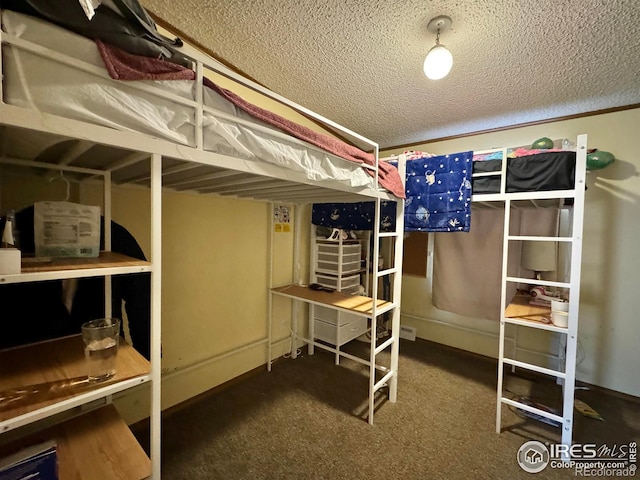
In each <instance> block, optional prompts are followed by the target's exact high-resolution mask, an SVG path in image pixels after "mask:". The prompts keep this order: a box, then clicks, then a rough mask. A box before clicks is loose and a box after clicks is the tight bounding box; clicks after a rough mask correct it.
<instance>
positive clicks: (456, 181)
mask: <svg viewBox="0 0 640 480" xmlns="http://www.w3.org/2000/svg"><path fill="white" fill-rule="evenodd" d="M472 161H473V152H461V153H455V154H451V155H440V156H437V157H430V158H419V159H415V160H409V161H407V181H406V186H405V190H406V194H407V199H406V201H405V210H404V229H405V231H408V232H468V231H469V228H470V226H471V174H472V170H473V163H472Z"/></svg>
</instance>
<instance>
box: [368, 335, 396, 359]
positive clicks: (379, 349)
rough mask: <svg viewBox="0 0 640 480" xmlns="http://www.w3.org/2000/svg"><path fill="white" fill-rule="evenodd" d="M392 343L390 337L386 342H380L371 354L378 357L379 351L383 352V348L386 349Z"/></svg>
mask: <svg viewBox="0 0 640 480" xmlns="http://www.w3.org/2000/svg"><path fill="white" fill-rule="evenodd" d="M393 341H394V338H393V337H391V338H389V339H388V340H386V341H384V342H382V343H381V344H380V345H378V346H377V347H376V349H375V350H374V351H373V353H374V354H375V355H378V354H379V353H380V352H381V351H383V350H384V349H385V348H387V347H388V346H389V345H391V344H392V343H393Z"/></svg>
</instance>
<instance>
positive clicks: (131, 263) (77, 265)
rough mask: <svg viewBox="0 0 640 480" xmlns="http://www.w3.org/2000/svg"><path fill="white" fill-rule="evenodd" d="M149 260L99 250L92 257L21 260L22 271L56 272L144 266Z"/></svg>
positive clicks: (27, 258)
mask: <svg viewBox="0 0 640 480" xmlns="http://www.w3.org/2000/svg"><path fill="white" fill-rule="evenodd" d="M148 265H150V264H149V262H146V261H144V260H138V259H136V258H132V257H128V256H126V255H122V254H120V253H115V252H100V255H99V256H97V257H92V258H54V259H51V260H50V261H40V262H39V261H37V259H35V258H34V259H31V258H29V257H26V258H23V260H22V273H38V272H57V271H60V270H83V269H90V268H115V267H145V266H148Z"/></svg>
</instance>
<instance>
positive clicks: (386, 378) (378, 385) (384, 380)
mask: <svg viewBox="0 0 640 480" xmlns="http://www.w3.org/2000/svg"><path fill="white" fill-rule="evenodd" d="M394 375H395V372H394V371H393V370H391V371H390V372H389V373H387V374H386V375H385V376H384V377H382V378H381V379H380V381H379V382H378V383H376V384H375V385H374V386H373V392H372V393H375V392H377V391H378V390H380V388H382V387H383V386H384V385H386V383H387V382H388V381H389V379H390V378H391V377H393V376H394Z"/></svg>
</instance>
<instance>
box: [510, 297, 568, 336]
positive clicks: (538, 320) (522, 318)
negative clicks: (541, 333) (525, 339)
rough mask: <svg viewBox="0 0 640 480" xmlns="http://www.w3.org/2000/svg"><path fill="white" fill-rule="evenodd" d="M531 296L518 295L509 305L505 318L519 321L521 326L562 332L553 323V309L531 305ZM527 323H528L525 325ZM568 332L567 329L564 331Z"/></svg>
mask: <svg viewBox="0 0 640 480" xmlns="http://www.w3.org/2000/svg"><path fill="white" fill-rule="evenodd" d="M529 300H531V297H530V296H529V295H516V296H515V297H513V300H511V303H510V304H509V305H507V308H506V309H505V311H504V316H505V317H506V318H508V319H514V320H518V322H511V323H518V324H519V325H527V324H531V326H532V327H539V328H545V327H546V329H547V330H554V331H561V330H562V329H561V328H560V327H556V326H554V325H553V324H552V323H551V307H550V306H546V305H531V304H530V303H529ZM525 322H526V323H525ZM564 330H566V329H564Z"/></svg>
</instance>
